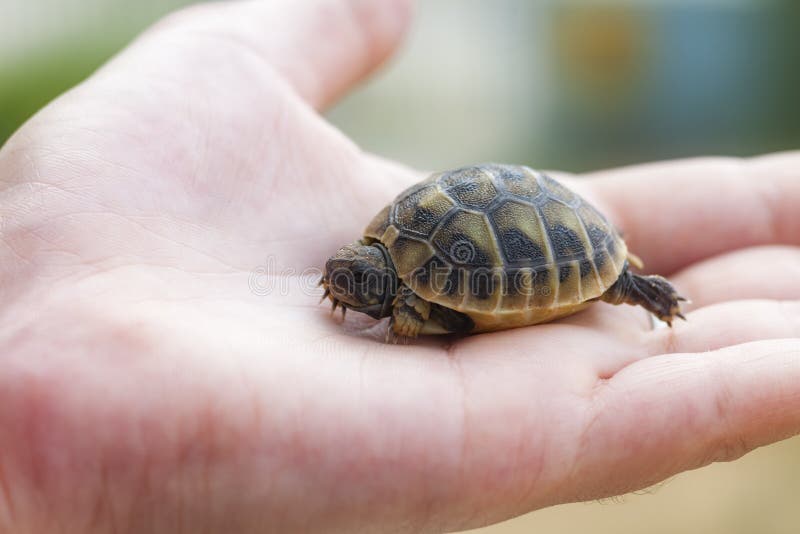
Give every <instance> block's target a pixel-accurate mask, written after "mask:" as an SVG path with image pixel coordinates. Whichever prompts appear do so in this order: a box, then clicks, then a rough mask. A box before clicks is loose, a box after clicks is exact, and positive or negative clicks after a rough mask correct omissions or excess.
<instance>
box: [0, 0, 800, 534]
mask: <svg viewBox="0 0 800 534" xmlns="http://www.w3.org/2000/svg"><path fill="white" fill-rule="evenodd" d="M408 18H409V6H408V5H406V3H405V2H402V1H392V0H383V1H381V2H370V3H367V2H355V1H347V0H329V1H323V0H317V1H313V2H303V3H297V2H255V1H249V2H238V3H229V4H226V5H204V6H199V7H195V8H191V9H189V10H188V11H184V12H180V13H178V14H176V15H173V16H171V17H169V18H168V19H166V20H165V21H163V22H162V23H160V24H158V25H157V26H156V27H154V28H153V29H151V30H150V31H149V32H147V33H146V34H145V35H144V36H142V37H141V38H140V39H139V40H138V41H137V42H136V43H134V44H133V45H132V46H131V47H130V48H129V49H128V50H127V51H125V52H124V53H122V54H121V55H120V56H118V57H117V58H115V59H114V60H113V61H112V62H111V63H109V64H108V65H107V66H106V67H104V68H103V69H102V70H101V71H99V72H98V73H96V74H95V75H94V76H93V77H92V78H91V79H90V80H88V81H87V82H85V83H84V84H82V85H81V86H79V87H77V88H75V89H74V90H73V91H71V92H69V93H68V94H66V95H64V96H63V97H61V98H60V99H59V100H57V101H56V102H54V103H53V104H51V105H50V106H48V107H47V108H46V109H45V110H43V111H42V112H41V113H40V114H39V115H37V116H36V117H35V118H34V119H32V120H31V121H30V122H29V123H28V124H27V125H25V126H24V127H23V128H22V129H21V130H20V131H19V132H18V133H17V134H16V135H15V136H14V138H12V140H11V141H9V143H7V145H6V146H5V147H4V148H3V150H2V152H0V209H1V211H0V231H1V232H2V233H1V234H0V303H2V304H1V305H0V358H2V359H0V366H2V367H0V451H2V452H0V490H2V491H0V525H1V526H2V528H1V529H0V530H2V531H11V530H13V531H15V532H52V531H54V529H55V528H56V527H58V528H61V529H62V531H64V532H108V531H112V530H114V531H121V532H179V531H181V532H182V531H186V532H193V533H195V532H264V531H279V532H287V531H295V530H309V531H313V530H326V531H334V530H347V531H352V530H357V529H363V530H391V531H414V532H416V531H420V530H431V531H438V530H445V529H457V528H466V527H470V526H478V525H481V524H486V523H490V522H494V521H498V520H501V519H504V518H507V517H511V516H513V515H516V514H520V513H523V512H526V511H529V510H533V509H535V508H539V507H543V506H547V505H552V504H557V503H563V502H569V501H576V500H585V499H592V498H598V497H603V496H609V495H615V494H619V493H623V492H626V491H630V490H633V489H638V488H642V487H645V486H648V485H650V484H653V483H655V482H658V481H660V480H663V479H664V478H666V477H668V476H670V475H672V474H675V473H678V472H681V471H683V470H687V469H692V468H695V467H698V466H701V465H704V464H707V463H709V462H713V461H719V460H730V459H734V458H737V457H739V456H740V455H741V454H743V453H745V452H747V451H749V450H751V449H753V448H755V447H757V446H760V445H763V444H766V443H770V442H773V441H776V440H779V439H782V438H785V437H787V436H790V435H793V434H795V433H797V432H798V431H800V340H798V336H800V306H798V304H797V301H798V300H800V281H798V280H800V276H798V275H800V249H798V248H796V247H797V246H799V245H800V212H798V210H797V206H798V205H800V154H797V153H795V154H784V155H776V156H771V157H766V158H761V159H758V160H752V161H747V162H745V161H733V160H721V159H717V160H711V159H709V160H694V161H688V162H678V163H669V164H657V165H652V166H647V167H638V168H631V169H626V170H622V171H612V172H607V173H603V174H601V175H598V176H594V177H590V178H588V179H581V180H578V179H574V178H571V177H568V176H565V177H564V179H565V180H568V181H570V183H571V184H572V185H573V186H574V187H575V188H576V189H577V190H579V191H580V192H581V193H582V194H583V195H585V196H586V197H587V198H590V199H591V200H592V201H593V202H594V203H596V204H597V205H598V207H601V208H602V209H603V211H605V212H606V213H607V214H608V215H609V217H610V218H611V219H612V220H614V221H615V223H616V224H617V225H618V226H620V227H621V228H622V229H623V231H624V232H625V233H626V240H627V241H628V243H629V246H630V247H631V249H632V250H633V251H635V252H636V253H637V254H639V255H641V256H642V257H643V259H644V260H645V262H646V263H647V264H648V268H649V269H650V270H652V271H653V272H658V273H660V274H665V275H668V274H672V279H673V281H674V282H675V283H676V285H677V287H678V288H679V290H680V291H681V293H683V294H685V295H687V296H690V297H691V298H692V299H693V301H694V304H693V306H694V308H696V309H695V311H692V312H691V313H690V314H689V316H688V319H689V321H688V322H687V323H681V324H678V325H676V327H675V328H674V329H655V330H653V329H651V326H650V322H649V319H648V318H647V316H646V313H645V312H644V311H642V310H641V309H638V308H631V307H627V306H622V307H612V306H609V305H605V304H597V305H595V306H593V307H592V308H591V309H589V310H587V311H586V312H584V313H581V314H578V315H576V316H573V317H570V318H568V319H566V320H562V321H559V322H557V323H553V324H548V325H541V326H536V327H530V328H522V329H517V330H512V331H506V332H500V333H494V334H486V335H479V336H472V337H467V338H461V339H452V338H427V339H421V340H419V341H418V342H415V343H414V344H412V345H407V346H403V345H400V346H393V345H386V344H383V343H382V342H381V340H382V338H383V331H382V330H381V329H382V328H385V324H375V323H374V321H371V320H369V319H367V318H365V317H350V316H349V317H348V318H347V320H346V321H345V322H344V323H341V322H340V321H338V320H336V319H333V318H331V317H330V316H329V314H328V311H327V309H325V308H324V307H320V306H318V304H317V303H318V300H319V296H320V293H321V291H320V290H318V289H316V288H314V287H313V282H314V281H315V280H311V278H312V277H311V276H310V272H309V271H307V270H306V269H308V268H315V267H320V266H322V265H323V263H324V261H325V259H326V258H327V256H328V255H329V254H330V253H331V252H333V251H335V250H336V249H337V248H338V247H339V246H341V245H342V244H344V243H348V242H351V241H352V240H354V239H356V238H358V237H359V236H360V232H361V231H362V229H363V227H364V225H365V224H366V223H367V222H368V221H369V219H370V217H371V216H372V215H373V214H374V213H375V212H377V211H378V210H379V209H380V208H381V207H382V206H383V205H385V204H386V203H387V202H388V201H390V200H391V198H392V197H393V196H394V195H395V194H396V193H397V192H398V191H400V190H401V189H402V188H403V187H405V186H407V185H408V184H409V183H411V182H413V181H416V180H418V179H419V178H420V177H421V175H420V174H418V173H416V172H413V171H410V170H408V169H405V168H403V167H401V166H399V165H396V164H393V163H389V162H386V161H383V160H380V159H379V158H376V157H374V156H370V155H368V154H364V153H363V152H361V151H359V149H358V148H357V147H356V146H355V145H354V144H353V143H352V142H350V141H349V140H347V139H346V138H345V137H344V136H342V134H341V133H339V132H338V131H336V130H335V129H334V128H332V127H331V126H330V125H328V124H327V123H326V122H325V121H324V119H322V118H321V117H320V116H319V115H318V114H317V113H316V111H315V109H320V108H323V107H325V105H327V104H328V103H330V102H331V101H332V100H333V99H335V97H336V96H338V95H339V94H341V93H342V92H344V91H345V90H346V89H347V88H348V87H350V86H351V85H352V84H354V83H355V82H356V81H357V80H358V79H360V78H362V77H363V76H364V75H365V74H366V73H367V72H369V71H370V70H371V69H372V68H374V66H375V65H377V64H378V63H379V62H380V61H381V60H382V59H383V58H384V57H385V56H387V55H388V54H389V53H390V51H391V50H392V49H393V47H394V46H395V44H396V42H397V41H398V40H399V38H400V37H401V35H402V33H403V30H404V28H405V26H406V24H407V21H408ZM465 163H470V162H465ZM756 247H758V248H756Z"/></svg>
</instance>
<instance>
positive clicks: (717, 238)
mask: <svg viewBox="0 0 800 534" xmlns="http://www.w3.org/2000/svg"><path fill="white" fill-rule="evenodd" d="M577 188H578V189H580V190H582V191H586V192H587V196H589V197H590V198H592V199H593V200H595V201H596V202H597V204H598V207H601V208H602V209H603V210H605V211H606V213H608V215H609V217H610V218H611V220H612V221H614V223H615V224H616V225H617V226H618V227H619V228H620V229H621V230H622V232H623V233H624V235H625V241H626V242H627V244H628V247H629V248H630V250H631V251H632V252H634V253H635V254H636V255H638V256H640V257H642V259H643V260H644V262H645V264H646V266H647V269H648V270H649V271H653V272H659V273H662V274H669V273H672V272H674V271H676V270H678V269H680V268H683V267H685V266H687V265H690V264H692V263H694V262H697V261H699V260H702V259H705V258H708V257H711V256H715V255H717V254H720V253H723V252H727V251H731V250H735V249H739V248H744V247H752V246H758V245H769V244H789V245H798V244H800V152H788V153H781V154H773V155H769V156H762V157H759V158H753V159H749V160H741V159H732V158H731V159H728V158H701V159H692V160H684V161H676V162H664V163H656V164H649V165H641V166H635V167H629V168H624V169H616V170H612V171H603V172H599V173H594V174H591V175H589V179H588V180H585V181H581V182H579V184H578V186H577Z"/></svg>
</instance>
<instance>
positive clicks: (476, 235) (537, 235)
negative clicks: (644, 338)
mask: <svg viewBox="0 0 800 534" xmlns="http://www.w3.org/2000/svg"><path fill="white" fill-rule="evenodd" d="M364 235H365V239H366V240H367V242H374V241H380V242H381V243H383V245H384V246H385V247H386V249H387V250H388V251H389V255H390V256H391V258H392V260H393V262H394V265H395V268H396V270H397V274H398V276H399V277H400V279H401V280H402V281H403V282H405V284H406V285H408V286H409V288H411V290H412V291H414V292H415V293H416V294H417V295H419V296H420V297H422V298H424V299H426V300H428V301H430V302H434V303H436V304H440V305H442V306H445V307H447V308H452V309H455V310H458V311H460V312H463V313H466V314H467V315H469V316H470V317H471V318H472V319H473V321H474V322H475V330H474V331H488V330H494V329H499V328H508V327H509V326H512V325H517V326H519V325H526V324H536V323H540V322H544V321H549V320H552V319H555V318H557V317H562V316H564V315H568V314H570V313H573V312H575V311H577V310H578V309H580V308H582V307H584V306H586V305H587V304H588V303H589V302H590V301H592V300H594V299H597V298H598V297H600V296H601V295H602V294H603V293H605V291H606V290H607V289H608V288H609V287H611V285H613V284H614V282H616V281H617V279H618V278H619V276H620V273H621V272H622V270H623V268H624V266H625V261H626V258H627V256H628V251H627V248H626V246H625V242H624V241H623V240H622V238H621V237H620V235H619V233H618V232H617V230H616V229H615V228H614V226H613V225H612V224H610V223H609V222H608V220H606V218H605V217H604V216H603V215H602V214H601V213H600V212H598V211H597V210H596V209H595V208H594V207H593V206H591V205H590V204H589V203H588V202H586V201H585V200H584V199H583V198H581V197H580V196H578V195H577V194H575V193H574V192H572V191H571V190H569V189H567V188H566V187H564V186H563V185H561V184H560V183H558V182H557V181H555V180H554V179H552V178H550V177H549V176H547V175H546V174H544V173H541V172H538V171H534V170H532V169H530V168H528V167H521V166H512V165H498V164H482V165H476V166H470V167H464V168H461V169H456V170H453V171H449V172H445V173H438V174H434V175H433V176H431V177H429V178H428V179H426V180H424V181H422V182H420V183H418V184H416V185H414V186H412V187H410V188H409V189H407V190H405V191H404V192H402V193H401V194H400V195H398V197H397V198H396V199H395V200H394V202H392V203H391V204H390V205H389V206H387V207H386V208H384V209H383V210H382V211H381V212H380V213H379V214H378V215H377V216H376V217H375V218H374V219H373V220H372V222H371V223H370V224H369V226H368V227H367V229H366V231H365V234H364Z"/></svg>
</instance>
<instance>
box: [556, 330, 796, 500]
mask: <svg viewBox="0 0 800 534" xmlns="http://www.w3.org/2000/svg"><path fill="white" fill-rule="evenodd" d="M594 400H595V401H596V402H595V403H594V407H593V411H592V414H591V417H589V418H588V421H589V423H588V424H587V427H586V430H585V432H584V436H583V443H585V444H586V446H584V447H583V448H582V450H581V454H580V457H579V460H578V463H577V465H576V468H575V469H574V471H573V476H572V482H573V483H574V484H575V486H576V488H578V489H577V490H576V491H581V498H591V497H600V496H609V495H617V494H621V493H624V492H627V491H630V490H633V489H639V488H642V487H646V486H649V485H652V484H654V483H656V482H658V481H660V480H664V479H665V478H667V477H669V476H672V475H674V474H676V473H679V472H681V471H684V470H687V469H693V468H697V467H700V466H703V465H706V464H708V463H711V462H715V461H727V460H733V459H736V458H738V457H740V456H741V455H743V454H745V453H746V452H748V451H750V450H753V449H754V448H756V447H759V446H762V445H766V444H768V443H772V442H775V441H778V440H781V439H784V438H787V437H789V436H792V435H794V434H797V433H798V432H800V340H797V339H791V340H774V341H762V342H757V343H749V344H745V345H737V346H733V347H727V348H724V349H720V350H717V351H713V352H708V353H704V354H680V355H670V356H663V357H658V358H651V359H647V360H643V361H641V362H637V363H636V364H634V365H631V366H629V367H627V368H626V369H624V370H622V371H621V372H620V373H618V374H617V375H616V376H614V377H613V378H612V379H611V380H609V381H608V382H607V383H605V384H603V386H602V387H601V388H600V389H599V390H597V391H596V394H595V397H594ZM620 473H626V476H620Z"/></svg>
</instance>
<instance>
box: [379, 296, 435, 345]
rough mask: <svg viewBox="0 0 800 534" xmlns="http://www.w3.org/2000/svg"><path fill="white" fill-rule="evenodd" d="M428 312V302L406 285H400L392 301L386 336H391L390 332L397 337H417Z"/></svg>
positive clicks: (429, 305) (429, 310) (428, 315)
mask: <svg viewBox="0 0 800 534" xmlns="http://www.w3.org/2000/svg"><path fill="white" fill-rule="evenodd" d="M430 314H431V304H430V302H428V301H427V300H424V299H422V298H420V297H418V296H417V295H416V294H414V292H413V291H411V289H409V288H408V286H405V285H402V286H400V288H399V289H398V291H397V296H395V298H394V302H393V303H392V318H391V319H390V320H389V331H388V332H387V338H391V336H392V334H394V335H396V336H398V337H411V338H415V337H417V336H418V335H419V334H420V333H421V332H422V326H423V325H424V324H425V322H426V321H427V320H428V317H430Z"/></svg>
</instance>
